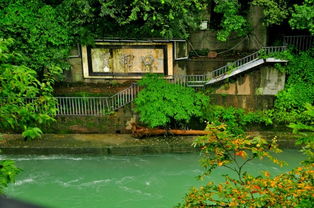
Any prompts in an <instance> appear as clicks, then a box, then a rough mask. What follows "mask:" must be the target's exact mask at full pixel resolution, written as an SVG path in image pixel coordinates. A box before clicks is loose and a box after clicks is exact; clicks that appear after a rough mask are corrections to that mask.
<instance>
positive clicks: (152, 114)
mask: <svg viewBox="0 0 314 208" xmlns="http://www.w3.org/2000/svg"><path fill="white" fill-rule="evenodd" d="M139 85H140V86H141V87H143V89H142V90H141V91H140V93H139V94H138V96H137V98H136V99H135V105H136V108H135V110H136V111H137V112H138V113H139V115H140V121H142V122H144V123H145V124H147V125H148V126H150V127H157V126H163V127H165V126H167V125H169V124H171V123H172V122H176V123H182V124H186V123H188V122H189V121H190V119H191V118H192V117H201V116H202V115H203V113H202V112H203V109H204V107H205V106H206V105H207V104H208V102H209V100H208V98H207V97H206V96H205V95H203V94H201V93H196V92H195V91H194V90H193V89H191V88H186V87H182V86H180V85H175V84H170V83H168V82H167V81H166V80H164V79H163V78H162V77H160V76H158V75H156V74H149V75H147V76H146V77H144V78H143V79H142V80H140V81H139Z"/></svg>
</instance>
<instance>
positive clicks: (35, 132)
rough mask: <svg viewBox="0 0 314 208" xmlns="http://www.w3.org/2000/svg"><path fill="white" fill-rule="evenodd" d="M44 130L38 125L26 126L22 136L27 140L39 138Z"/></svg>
mask: <svg viewBox="0 0 314 208" xmlns="http://www.w3.org/2000/svg"><path fill="white" fill-rule="evenodd" d="M42 134H43V132H42V131H41V129H40V128H37V127H27V128H26V127H25V130H24V131H23V133H22V136H23V137H24V139H25V140H27V139H37V138H40V137H41V135H42Z"/></svg>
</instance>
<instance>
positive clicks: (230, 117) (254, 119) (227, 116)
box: [204, 105, 272, 134]
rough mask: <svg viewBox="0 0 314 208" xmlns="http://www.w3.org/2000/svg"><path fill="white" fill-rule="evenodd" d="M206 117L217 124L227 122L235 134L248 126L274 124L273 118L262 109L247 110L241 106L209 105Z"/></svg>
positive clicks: (240, 132) (242, 131)
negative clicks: (256, 110)
mask: <svg viewBox="0 0 314 208" xmlns="http://www.w3.org/2000/svg"><path fill="white" fill-rule="evenodd" d="M204 119H205V120H207V121H208V122H211V123H215V124H221V123H225V124H227V128H228V130H229V131H230V132H232V133H233V134H243V133H244V132H245V130H246V129H247V127H248V126H252V125H259V124H262V125H270V124H272V120H271V118H270V117H269V116H268V115H267V114H265V113H264V112H262V111H258V112H246V111H245V110H244V109H241V108H234V107H223V106H218V105H213V106H208V107H207V111H206V113H205V114H204Z"/></svg>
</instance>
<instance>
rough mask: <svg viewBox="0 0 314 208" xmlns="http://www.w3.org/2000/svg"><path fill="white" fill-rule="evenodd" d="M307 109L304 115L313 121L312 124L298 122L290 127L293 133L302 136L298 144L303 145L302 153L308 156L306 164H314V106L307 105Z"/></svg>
mask: <svg viewBox="0 0 314 208" xmlns="http://www.w3.org/2000/svg"><path fill="white" fill-rule="evenodd" d="M305 107H306V111H305V112H304V113H305V114H306V115H307V116H308V117H309V118H310V119H311V123H309V124H304V123H302V122H300V121H298V123H291V124H289V127H290V128H292V129H293V133H296V134H301V136H300V137H299V138H298V140H297V142H296V144H299V145H302V152H303V153H304V154H305V155H306V156H307V159H306V160H305V161H304V162H305V163H309V164H310V163H314V152H313V149H314V134H313V133H314V106H313V105H310V104H306V105H305Z"/></svg>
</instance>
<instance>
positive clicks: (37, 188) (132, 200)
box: [1, 150, 303, 208]
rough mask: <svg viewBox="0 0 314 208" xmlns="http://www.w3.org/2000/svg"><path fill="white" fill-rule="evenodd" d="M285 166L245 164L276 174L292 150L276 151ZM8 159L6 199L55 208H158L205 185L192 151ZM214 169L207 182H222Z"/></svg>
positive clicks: (297, 157)
mask: <svg viewBox="0 0 314 208" xmlns="http://www.w3.org/2000/svg"><path fill="white" fill-rule="evenodd" d="M279 158H280V159H285V160H286V161H288V162H289V164H290V166H289V167H285V168H283V169H282V168H279V167H278V166H276V165H274V164H271V163H270V162H269V161H266V160H265V161H257V160H256V161H254V162H250V163H248V166H247V170H249V172H250V173H251V174H258V173H260V171H261V170H269V171H270V172H271V173H272V174H279V173H282V172H283V171H286V170H289V169H290V168H291V167H295V166H297V165H298V163H299V161H301V160H302V159H303V157H302V155H301V154H300V153H299V152H297V151H296V150H287V151H285V152H284V153H281V154H280V155H279ZM1 159H14V160H16V163H17V165H18V167H20V168H22V169H23V172H22V173H21V174H20V175H19V176H18V177H17V180H16V183H15V184H13V185H10V186H9V188H8V189H6V193H7V195H8V196H10V197H14V198H18V199H22V200H26V201H29V202H32V203H36V204H39V205H44V206H45V207H57V208H83V207H84V208H93V207H95V208H97V207H108V208H118V207H126V208H133V207H134V208H135V207H136V208H141V207H143V208H146V207H150V208H164V207H173V206H174V205H176V204H177V203H178V202H180V201H181V200H182V199H183V197H184V194H185V193H186V192H187V191H188V190H189V189H190V187H192V186H199V185H201V184H205V183H206V181H203V182H200V181H197V180H196V179H195V177H196V176H197V175H199V174H201V172H202V169H201V168H200V166H199V163H198V160H199V155H198V154H163V155H142V156H62V155H59V156H13V157H12V156H1ZM226 173H229V170H228V169H224V168H220V169H219V170H218V171H215V172H214V173H213V175H212V176H211V177H210V178H209V180H213V181H215V182H219V181H222V177H221V176H220V175H221V174H226Z"/></svg>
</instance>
